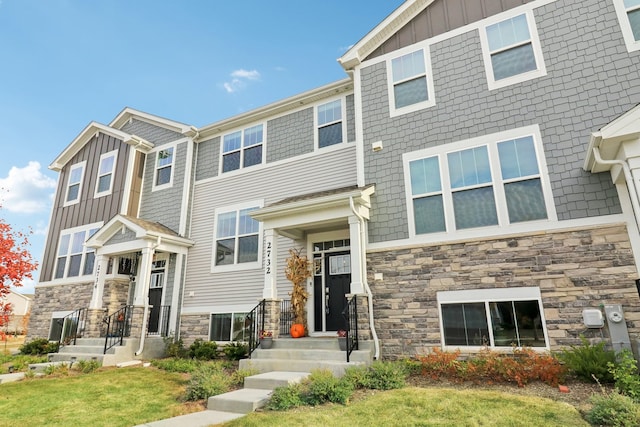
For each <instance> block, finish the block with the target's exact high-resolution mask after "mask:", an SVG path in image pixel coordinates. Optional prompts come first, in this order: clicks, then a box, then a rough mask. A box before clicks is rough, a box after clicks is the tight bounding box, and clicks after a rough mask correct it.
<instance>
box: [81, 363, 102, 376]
mask: <svg viewBox="0 0 640 427" xmlns="http://www.w3.org/2000/svg"><path fill="white" fill-rule="evenodd" d="M99 367H100V363H98V361H97V360H78V361H77V362H76V369H78V370H79V371H80V372H82V373H83V374H90V373H91V372H93V371H95V370H96V369H98V368H99Z"/></svg>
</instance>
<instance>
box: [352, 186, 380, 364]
mask: <svg viewBox="0 0 640 427" xmlns="http://www.w3.org/2000/svg"><path fill="white" fill-rule="evenodd" d="M349 206H350V207H351V212H353V214H354V215H355V216H356V218H358V221H360V239H359V240H360V241H359V242H358V245H359V246H360V270H361V271H360V277H361V279H362V284H363V285H364V290H365V292H366V293H367V296H368V298H367V300H368V305H369V327H370V328H371V336H372V338H373V346H374V349H375V353H374V355H373V357H374V359H375V360H379V359H380V340H379V339H378V333H377V332H376V327H375V325H374V322H373V294H372V293H371V288H369V282H368V281H367V269H366V268H365V265H366V262H367V252H366V249H367V248H366V244H365V238H366V235H365V227H364V226H365V219H364V218H363V217H362V216H361V215H360V214H359V213H358V212H357V211H356V207H355V205H354V203H353V196H350V197H349Z"/></svg>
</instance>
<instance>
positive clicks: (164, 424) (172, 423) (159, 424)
mask: <svg viewBox="0 0 640 427" xmlns="http://www.w3.org/2000/svg"><path fill="white" fill-rule="evenodd" d="M245 415H246V414H235V413H232V412H222V411H211V410H205V411H200V412H194V413H193V414H187V415H180V416H178V417H173V418H167V419H166V420H160V421H152V422H150V423H146V424H140V425H138V426H136V427H208V426H212V425H217V424H222V423H225V422H227V421H231V420H235V419H236V418H240V417H244V416H245Z"/></svg>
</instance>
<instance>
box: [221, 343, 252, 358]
mask: <svg viewBox="0 0 640 427" xmlns="http://www.w3.org/2000/svg"><path fill="white" fill-rule="evenodd" d="M222 351H223V352H224V355H225V357H226V358H227V359H229V360H240V359H244V358H245V357H246V356H247V352H248V351H249V346H248V345H246V344H242V343H239V342H233V343H230V344H227V345H226V346H224V348H223V349H222Z"/></svg>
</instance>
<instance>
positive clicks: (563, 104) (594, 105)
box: [361, 0, 640, 242]
mask: <svg viewBox="0 0 640 427" xmlns="http://www.w3.org/2000/svg"><path fill="white" fill-rule="evenodd" d="M605 3H606V4H604V3H603V2H598V1H597V0H589V1H587V2H572V1H557V2H554V3H551V4H549V5H546V6H543V7H540V8H537V9H535V10H534V15H535V19H536V25H537V28H538V32H539V35H540V42H541V46H542V51H543V55H544V60H545V64H546V67H547V75H546V76H544V77H541V78H537V79H534V80H530V81H527V82H523V83H518V84H514V85H511V86H507V87H505V88H502V89H496V90H492V91H489V90H488V88H487V80H486V76H485V71H484V63H483V58H482V50H481V46H480V40H479V36H478V31H476V30H474V31H469V32H466V33H464V34H462V35H458V36H456V37H452V38H449V39H446V40H444V41H441V42H439V43H436V44H434V45H432V46H431V64H432V68H433V78H434V85H435V99H436V105H435V106H434V107H431V108H428V109H424V110H420V111H417V112H415V113H410V114H404V115H401V116H398V117H395V118H390V117H389V105H388V96H387V80H386V68H385V64H384V63H377V64H373V65H370V66H365V68H363V70H362V76H361V77H362V78H361V80H362V98H363V129H364V146H365V147H367V146H369V144H371V143H372V142H374V141H378V140H382V141H383V143H384V149H383V150H382V151H380V152H377V153H372V152H371V150H366V149H365V150H364V152H365V176H366V181H367V182H372V183H375V184H376V195H375V200H374V206H375V209H374V211H373V213H372V218H371V223H370V227H369V230H370V235H371V241H372V242H380V241H385V240H394V239H401V238H407V237H408V224H407V215H406V199H405V189H404V180H403V179H404V178H403V168H402V154H403V153H406V152H410V151H415V150H419V149H423V148H427V147H433V146H437V145H442V144H447V143H451V142H456V141H460V140H465V139H469V138H473V137H476V136H480V135H485V134H490V133H494V132H500V131H505V130H509V129H513V128H518V127H522V126H527V125H532V124H539V126H540V131H541V134H542V142H543V144H544V150H545V157H546V162H547V166H548V169H549V173H550V181H551V185H552V189H553V196H554V201H555V205H556V210H557V214H558V219H559V220H570V219H577V218H584V217H593V216H598V215H607V214H616V213H620V212H621V208H620V204H619V201H618V197H617V192H616V189H615V187H614V185H613V184H612V183H611V178H610V176H609V174H606V173H604V174H591V173H587V172H585V171H583V170H582V162H583V160H584V156H585V150H586V146H587V144H588V141H589V136H590V134H591V133H592V132H594V131H596V130H598V129H599V128H601V127H602V126H604V125H606V124H607V123H609V122H610V121H611V120H613V119H615V118H616V117H617V116H619V115H620V114H622V113H623V112H625V111H627V110H629V109H630V108H631V107H633V106H634V105H636V104H638V103H639V102H640V86H638V85H637V84H636V82H637V81H638V79H639V77H640V76H639V71H638V66H637V58H638V52H635V53H632V54H629V53H628V52H627V51H626V48H625V46H624V42H623V39H622V33H621V31H620V27H619V25H618V22H617V19H616V16H615V12H614V9H613V6H612V4H611V2H605ZM604 23H608V24H607V25H605V24H604ZM630 58H631V59H630Z"/></svg>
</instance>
